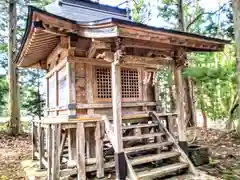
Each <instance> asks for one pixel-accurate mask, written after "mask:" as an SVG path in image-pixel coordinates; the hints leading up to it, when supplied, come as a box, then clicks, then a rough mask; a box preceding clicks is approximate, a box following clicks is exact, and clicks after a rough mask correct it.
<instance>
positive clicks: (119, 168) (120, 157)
mask: <svg viewBox="0 0 240 180" xmlns="http://www.w3.org/2000/svg"><path fill="white" fill-rule="evenodd" d="M117 53H118V52H116V53H115V55H114V61H113V63H112V64H111V69H112V72H111V73H112V109H113V128H114V138H115V140H114V142H115V149H114V150H115V163H116V165H115V167H116V178H117V179H125V178H126V175H127V164H126V159H125V154H124V152H123V142H122V105H121V69H120V62H119V61H120V59H119V54H117Z"/></svg>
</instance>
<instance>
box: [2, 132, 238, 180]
mask: <svg viewBox="0 0 240 180" xmlns="http://www.w3.org/2000/svg"><path fill="white" fill-rule="evenodd" d="M187 134H188V138H189V141H193V140H194V142H193V143H194V144H198V145H203V146H207V147H209V152H210V163H209V164H207V165H204V166H201V167H199V169H200V170H203V171H206V172H208V173H209V174H210V175H213V176H216V177H220V178H222V179H225V180H239V179H240V136H237V134H236V133H235V132H231V133H227V132H224V131H221V130H213V129H208V130H204V129H202V128H190V129H188V132H187ZM193 134H194V135H195V136H194V135H193ZM30 154H31V143H30V137H29V136H28V135H27V134H23V135H21V136H18V137H10V136H8V135H6V134H4V133H1V132H0V180H25V179H27V178H26V176H25V174H24V171H23V169H22V167H21V161H23V160H26V159H30V158H31V157H30Z"/></svg>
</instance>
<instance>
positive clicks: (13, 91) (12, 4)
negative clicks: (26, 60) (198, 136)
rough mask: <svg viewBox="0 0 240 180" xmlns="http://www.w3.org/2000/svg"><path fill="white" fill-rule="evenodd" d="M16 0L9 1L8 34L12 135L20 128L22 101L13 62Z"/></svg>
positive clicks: (14, 54) (14, 53) (10, 126)
mask: <svg viewBox="0 0 240 180" xmlns="http://www.w3.org/2000/svg"><path fill="white" fill-rule="evenodd" d="M16 4H17V3H16V1H15V0H10V1H9V3H8V14H9V18H8V20H9V24H8V26H9V28H8V29H9V34H8V82H9V101H8V103H9V117H10V120H9V130H10V133H11V134H12V135H17V134H18V133H19V129H20V118H19V116H20V107H19V106H20V103H19V94H18V93H19V90H18V88H19V87H18V76H17V68H16V66H15V64H14V63H13V61H14V59H15V56H16V48H17V47H16V31H17V14H16Z"/></svg>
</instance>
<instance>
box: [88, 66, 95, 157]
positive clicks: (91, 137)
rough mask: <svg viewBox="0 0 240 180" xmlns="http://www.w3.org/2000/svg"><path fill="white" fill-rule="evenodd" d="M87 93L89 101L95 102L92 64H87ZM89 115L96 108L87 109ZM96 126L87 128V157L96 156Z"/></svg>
mask: <svg viewBox="0 0 240 180" xmlns="http://www.w3.org/2000/svg"><path fill="white" fill-rule="evenodd" d="M86 80H87V82H86V93H87V103H88V104H92V103H93V66H92V65H91V64H87V65H86ZM87 114H88V115H93V114H94V109H92V108H89V109H87ZM94 137H95V128H87V129H86V141H87V142H86V145H87V158H95V157H96V153H95V149H96V141H95V138H94Z"/></svg>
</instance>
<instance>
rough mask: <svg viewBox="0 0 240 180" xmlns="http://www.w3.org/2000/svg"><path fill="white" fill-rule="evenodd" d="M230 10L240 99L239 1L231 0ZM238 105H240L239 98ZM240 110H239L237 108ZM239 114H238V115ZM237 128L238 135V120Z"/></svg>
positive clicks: (239, 130)
mask: <svg viewBox="0 0 240 180" xmlns="http://www.w3.org/2000/svg"><path fill="white" fill-rule="evenodd" d="M232 8H233V21H234V36H235V43H236V55H237V79H238V85H237V87H238V88H237V91H238V97H240V0H232ZM238 99H239V104H240V98H238ZM238 109H239V110H240V108H238ZM238 114H240V112H239V113H238ZM238 121H239V122H238V128H237V131H238V133H240V128H239V127H240V118H239V120H238Z"/></svg>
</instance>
